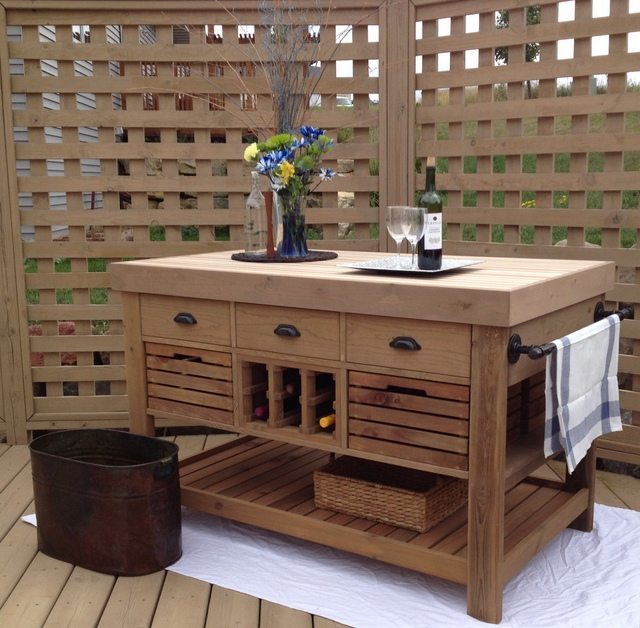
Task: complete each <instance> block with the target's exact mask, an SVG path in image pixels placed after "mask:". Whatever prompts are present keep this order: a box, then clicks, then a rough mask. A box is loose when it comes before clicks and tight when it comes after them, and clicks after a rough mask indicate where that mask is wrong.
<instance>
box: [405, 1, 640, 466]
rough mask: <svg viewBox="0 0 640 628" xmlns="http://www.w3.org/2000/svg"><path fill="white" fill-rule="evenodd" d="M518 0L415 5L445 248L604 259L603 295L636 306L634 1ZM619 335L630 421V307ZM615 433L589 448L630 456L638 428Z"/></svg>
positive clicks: (639, 13)
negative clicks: (607, 269) (607, 277)
mask: <svg viewBox="0 0 640 628" xmlns="http://www.w3.org/2000/svg"><path fill="white" fill-rule="evenodd" d="M527 4H528V3H525V2H517V1H511V2H501V3H496V2H475V3H472V2H439V3H433V2H424V3H422V6H420V7H419V8H418V10H417V12H416V19H417V21H418V22H419V23H420V24H421V30H422V37H421V38H418V39H417V41H416V54H417V55H418V56H420V57H421V61H422V68H421V69H422V71H421V72H420V73H418V74H417V76H416V90H418V93H419V96H420V100H421V103H420V106H419V107H417V109H416V111H417V113H416V123H417V126H418V136H419V139H418V142H417V155H418V157H420V158H424V157H426V156H428V155H435V156H437V158H438V169H439V171H440V172H441V174H439V175H438V182H439V186H440V187H441V188H442V189H444V190H447V207H446V222H447V245H446V246H447V248H446V252H448V253H451V254H464V255H469V254H474V255H497V256H522V257H545V258H558V259H594V260H614V261H615V262H616V263H617V265H618V269H617V284H616V287H615V289H614V290H613V291H612V292H611V293H610V294H608V295H607V298H608V300H609V302H608V306H610V307H611V308H615V307H616V306H617V305H618V304H619V303H620V302H624V303H635V304H636V309H637V310H638V311H640V308H639V307H638V301H639V299H640V287H639V286H638V283H639V282H640V277H639V275H638V267H639V266H640V255H639V252H638V234H639V231H638V230H639V228H640V211H639V210H640V192H639V190H640V72H638V71H639V70H640V54H638V53H639V52H640V3H638V2H633V1H631V2H627V0H611V1H610V2H609V1H608V0H592V1H591V0H576V1H575V2H547V1H542V2H537V3H535V4H533V3H531V6H529V7H527V6H526V5H527ZM523 5H524V6H523ZM496 10H500V11H501V13H500V14H496ZM497 26H501V27H502V28H499V27H497ZM416 185H417V187H418V188H419V187H420V186H421V185H424V183H423V182H422V181H421V180H420V179H418V181H417V182H416ZM621 335H622V336H623V341H622V353H623V354H622V355H621V356H620V380H621V386H622V388H624V390H622V392H621V401H622V404H623V406H624V408H625V409H626V410H627V411H628V413H627V416H626V420H627V421H633V423H635V425H636V426H640V413H639V411H640V395H639V394H638V393H637V392H632V391H637V390H639V389H640V388H639V385H640V377H639V375H640V342H639V340H640V317H637V320H633V321H625V322H624V323H623V325H622V330H621ZM622 440H623V439H621V438H620V436H619V435H615V436H613V437H612V438H611V439H608V440H606V441H605V442H603V444H602V447H601V452H602V453H603V454H604V455H608V456H610V457H613V458H616V457H617V458H619V459H627V458H628V456H626V453H627V452H630V451H631V450H633V449H635V451H636V455H638V454H640V427H638V428H637V429H636V430H633V429H630V430H626V431H625V435H624V441H625V442H626V443H627V444H621V441H622ZM631 443H632V444H631ZM610 448H614V449H616V450H617V452H614V451H610ZM605 449H607V451H605Z"/></svg>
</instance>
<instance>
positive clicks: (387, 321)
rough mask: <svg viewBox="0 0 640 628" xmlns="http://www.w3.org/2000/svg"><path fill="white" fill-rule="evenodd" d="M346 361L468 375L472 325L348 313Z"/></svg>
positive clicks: (458, 375)
mask: <svg viewBox="0 0 640 628" xmlns="http://www.w3.org/2000/svg"><path fill="white" fill-rule="evenodd" d="M390 344H394V346H390ZM347 361H349V362H356V363H358V364H371V365H373V366H388V367H391V368H399V369H408V370H415V371H422V372H425V373H434V374H441V375H454V376H457V377H469V376H470V372H471V326H470V325H463V324H459V323H441V322H436V321H418V320H410V319H404V318H388V317H383V316H364V315H358V314H348V315H347Z"/></svg>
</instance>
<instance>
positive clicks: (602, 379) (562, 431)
mask: <svg viewBox="0 0 640 628" xmlns="http://www.w3.org/2000/svg"><path fill="white" fill-rule="evenodd" d="M619 340H620V318H619V317H618V316H617V315H615V314H612V315H611V316H608V317H607V318H604V319H602V320H600V321H598V322H597V323H593V325H589V326H587V327H584V328H583V329H579V330H578V331H576V332H574V333H572V334H569V335H568V336H563V337H562V338H560V339H558V340H554V341H553V344H554V345H555V346H556V350H555V351H554V352H553V353H551V354H550V355H549V356H547V365H546V369H547V372H546V386H545V397H546V420H545V427H544V453H545V456H551V455H552V454H554V453H557V452H558V451H560V450H562V449H564V452H565V455H566V458H567V468H568V469H569V473H573V470H574V469H575V468H576V465H577V464H578V463H579V462H580V460H582V458H583V457H584V456H585V454H586V453H587V451H588V449H589V447H590V445H591V443H592V442H593V440H594V439H595V438H597V437H598V436H601V435H602V434H607V433H608V432H617V431H620V430H622V421H621V419H620V401H619V392H618V377H617V373H618V343H619Z"/></svg>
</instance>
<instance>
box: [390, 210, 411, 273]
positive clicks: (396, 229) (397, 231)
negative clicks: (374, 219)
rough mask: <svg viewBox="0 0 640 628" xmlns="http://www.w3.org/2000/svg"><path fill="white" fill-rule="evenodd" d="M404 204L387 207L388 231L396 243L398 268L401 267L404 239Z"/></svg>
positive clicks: (396, 264)
mask: <svg viewBox="0 0 640 628" xmlns="http://www.w3.org/2000/svg"><path fill="white" fill-rule="evenodd" d="M405 209H407V208H406V207H405V206H404V205H391V206H390V207H387V231H388V232H389V235H390V236H391V237H392V238H393V240H394V241H395V243H396V262H395V266H396V268H400V267H401V263H400V246H401V244H402V241H403V240H404V237H405V236H404V228H403V224H402V223H403V216H404V210H405Z"/></svg>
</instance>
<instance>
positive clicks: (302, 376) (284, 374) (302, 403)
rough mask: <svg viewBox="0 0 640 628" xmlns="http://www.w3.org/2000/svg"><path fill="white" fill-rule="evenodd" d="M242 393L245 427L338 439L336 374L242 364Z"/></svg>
mask: <svg viewBox="0 0 640 628" xmlns="http://www.w3.org/2000/svg"><path fill="white" fill-rule="evenodd" d="M240 389H241V422H242V423H243V424H244V426H246V427H250V428H251V427H253V428H256V429H270V430H271V429H272V430H280V429H289V430H294V431H296V432H298V433H299V434H305V435H313V434H322V435H329V436H330V437H331V438H334V437H335V430H336V414H337V408H336V373H335V372H333V371H330V370H326V371H320V370H317V369H315V368H308V367H306V366H301V365H299V366H289V365H284V364H280V363H276V362H267V363H261V362H255V361H249V360H242V361H241V368H240Z"/></svg>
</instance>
